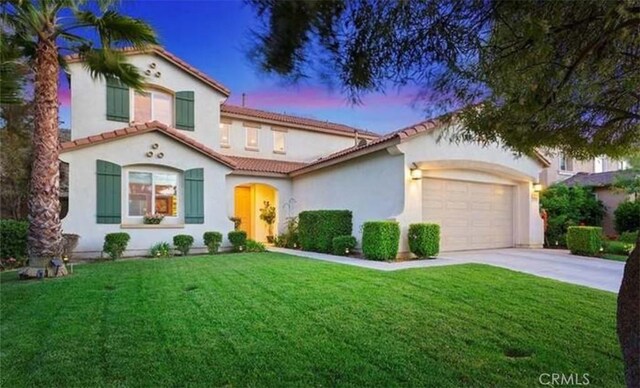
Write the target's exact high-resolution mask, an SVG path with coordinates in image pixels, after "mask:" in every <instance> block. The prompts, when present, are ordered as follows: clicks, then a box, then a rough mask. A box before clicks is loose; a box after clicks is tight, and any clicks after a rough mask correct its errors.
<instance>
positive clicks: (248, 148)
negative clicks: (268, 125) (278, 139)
mask: <svg viewBox="0 0 640 388" xmlns="http://www.w3.org/2000/svg"><path fill="white" fill-rule="evenodd" d="M244 150H245V151H253V152H260V149H259V148H254V147H244Z"/></svg>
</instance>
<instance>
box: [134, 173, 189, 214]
mask: <svg viewBox="0 0 640 388" xmlns="http://www.w3.org/2000/svg"><path fill="white" fill-rule="evenodd" d="M125 171H126V174H124V175H125V177H124V178H123V179H124V180H125V184H124V188H125V193H126V196H125V214H124V216H123V217H122V218H129V219H140V220H141V219H143V218H144V215H141V216H134V215H131V213H130V212H129V210H130V209H129V174H131V173H132V172H133V173H142V174H151V194H152V195H151V208H152V209H154V212H153V213H152V214H155V208H156V191H155V187H156V185H155V181H154V175H155V174H174V175H175V176H176V178H177V179H176V195H178V201H177V202H178V206H177V208H176V215H175V216H170V215H165V216H164V218H169V219H174V220H176V219H179V218H180V217H181V215H180V198H181V197H182V196H180V195H179V194H180V173H179V172H177V171H169V172H163V171H153V170H140V169H127V170H125Z"/></svg>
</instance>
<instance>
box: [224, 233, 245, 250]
mask: <svg viewBox="0 0 640 388" xmlns="http://www.w3.org/2000/svg"><path fill="white" fill-rule="evenodd" d="M227 238H228V239H229V242H230V243H231V245H233V250H234V251H235V252H241V251H243V250H244V248H245V246H246V245H247V232H244V231H242V230H234V231H233V232H229V233H228V234H227Z"/></svg>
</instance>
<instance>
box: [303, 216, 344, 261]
mask: <svg viewBox="0 0 640 388" xmlns="http://www.w3.org/2000/svg"><path fill="white" fill-rule="evenodd" d="M298 217H299V223H298V232H299V238H300V247H301V248H302V250H305V251H313V252H322V253H329V252H331V248H332V244H333V238H334V237H338V236H349V235H351V233H352V231H353V215H352V213H351V211H349V210H308V211H303V212H301V213H300V214H299V215H298Z"/></svg>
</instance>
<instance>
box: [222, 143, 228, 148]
mask: <svg viewBox="0 0 640 388" xmlns="http://www.w3.org/2000/svg"><path fill="white" fill-rule="evenodd" d="M220 148H231V145H230V144H223V143H220Z"/></svg>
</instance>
